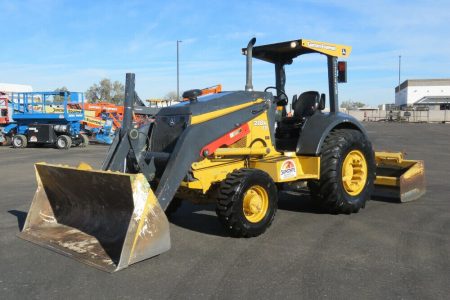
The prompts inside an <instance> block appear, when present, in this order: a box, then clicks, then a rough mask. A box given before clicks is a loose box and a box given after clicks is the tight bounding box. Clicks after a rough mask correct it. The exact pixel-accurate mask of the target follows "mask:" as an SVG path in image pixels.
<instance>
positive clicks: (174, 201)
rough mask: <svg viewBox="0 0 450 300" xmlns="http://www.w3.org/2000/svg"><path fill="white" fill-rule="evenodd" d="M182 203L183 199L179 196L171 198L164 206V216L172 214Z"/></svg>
mask: <svg viewBox="0 0 450 300" xmlns="http://www.w3.org/2000/svg"><path fill="white" fill-rule="evenodd" d="M182 203H183V200H182V199H181V198H177V197H175V198H173V199H172V201H171V202H170V204H169V206H168V207H167V208H166V211H165V213H166V216H167V217H170V216H171V215H172V214H174V213H175V212H176V211H177V210H178V209H179V208H180V206H181V204H182Z"/></svg>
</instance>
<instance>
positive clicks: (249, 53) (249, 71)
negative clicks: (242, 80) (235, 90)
mask: <svg viewBox="0 0 450 300" xmlns="http://www.w3.org/2000/svg"><path fill="white" fill-rule="evenodd" d="M255 43H256V38H252V39H251V40H250V41H249V42H248V45H247V50H246V54H247V70H246V71H247V73H246V76H247V82H246V84H245V91H247V92H251V91H253V83H252V55H253V46H254V45H255Z"/></svg>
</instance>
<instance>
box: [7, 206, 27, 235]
mask: <svg viewBox="0 0 450 300" xmlns="http://www.w3.org/2000/svg"><path fill="white" fill-rule="evenodd" d="M8 212H9V213H10V214H12V215H13V216H15V217H16V218H17V226H19V230H20V231H22V228H23V225H24V224H25V220H26V218H27V213H26V212H24V211H20V210H15V209H12V210H8Z"/></svg>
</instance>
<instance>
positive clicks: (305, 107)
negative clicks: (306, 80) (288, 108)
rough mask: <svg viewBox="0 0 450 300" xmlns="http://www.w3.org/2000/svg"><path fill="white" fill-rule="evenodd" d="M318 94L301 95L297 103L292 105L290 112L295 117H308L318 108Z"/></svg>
mask: <svg viewBox="0 0 450 300" xmlns="http://www.w3.org/2000/svg"><path fill="white" fill-rule="evenodd" d="M319 101H320V94H319V92H317V91H309V92H304V93H302V94H301V95H300V96H299V97H298V99H297V101H296V102H295V103H293V104H292V110H293V111H294V116H295V117H302V118H304V117H310V116H312V115H313V114H314V112H315V111H316V110H317V107H318V106H319Z"/></svg>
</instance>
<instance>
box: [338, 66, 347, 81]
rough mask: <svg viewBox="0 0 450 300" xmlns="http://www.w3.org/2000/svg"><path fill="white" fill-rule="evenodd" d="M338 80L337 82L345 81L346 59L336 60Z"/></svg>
mask: <svg viewBox="0 0 450 300" xmlns="http://www.w3.org/2000/svg"><path fill="white" fill-rule="evenodd" d="M338 82H339V83H345V82H347V62H346V61H339V62H338Z"/></svg>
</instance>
